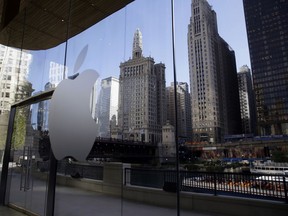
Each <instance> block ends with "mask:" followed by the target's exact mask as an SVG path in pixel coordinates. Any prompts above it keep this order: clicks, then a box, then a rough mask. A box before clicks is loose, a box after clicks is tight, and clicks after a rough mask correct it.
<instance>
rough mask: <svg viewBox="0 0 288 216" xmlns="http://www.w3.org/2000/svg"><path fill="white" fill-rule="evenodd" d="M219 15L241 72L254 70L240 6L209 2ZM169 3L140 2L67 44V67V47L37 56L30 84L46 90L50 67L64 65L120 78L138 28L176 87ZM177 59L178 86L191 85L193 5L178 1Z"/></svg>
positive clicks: (231, 0) (233, 0) (235, 0)
mask: <svg viewBox="0 0 288 216" xmlns="http://www.w3.org/2000/svg"><path fill="white" fill-rule="evenodd" d="M208 2H209V4H210V5H211V6H212V8H213V9H214V10H215V12H216V14H217V20H218V32H219V35H220V36H221V37H222V38H223V39H224V40H226V42H228V44H229V45H230V46H231V47H232V49H233V50H234V51H235V55H236V63H237V70H238V69H239V68H240V67H241V66H242V65H248V66H249V67H250V58H249V50H248V45H247V34H246V27H245V20H244V12H243V5H242V4H243V3H242V0H208ZM170 3H171V2H170V0H136V1H134V2H132V3H131V4H129V5H128V6H126V7H125V8H124V9H122V10H120V11H118V12H116V13H115V14H113V15H111V16H109V17H107V18H106V19H104V20H103V21H101V22H100V23H98V24H96V25H94V26H92V27H91V28H89V29H87V30H86V31H84V32H83V33H81V34H79V35H77V36H76V37H74V38H72V39H70V40H69V41H68V46H67V47H68V49H67V59H66V61H64V51H65V50H64V48H65V46H64V45H63V44H61V45H59V46H57V47H55V48H53V49H49V50H46V51H37V52H34V53H33V64H32V67H31V70H30V80H31V82H32V84H33V88H34V89H35V91H40V90H44V89H43V88H44V85H45V84H46V83H47V82H48V81H49V78H48V74H49V62H50V61H55V62H57V63H60V64H64V63H66V64H67V66H68V75H73V74H74V73H77V72H79V73H81V72H82V71H84V70H87V69H93V70H96V71H98V73H99V74H100V78H101V79H103V78H107V77H109V76H114V77H119V74H120V69H119V66H120V63H121V62H124V61H127V60H128V59H129V58H131V56H132V42H133V35H134V32H135V31H136V29H137V28H139V29H140V31H141V32H142V36H143V55H144V56H145V57H147V56H151V57H153V58H154V60H155V63H159V62H162V63H164V64H165V66H166V86H168V85H170V83H171V82H173V58H172V31H171V29H172V27H171V26H172V25H171V20H172V18H171V4H170ZM174 11H175V15H174V17H175V53H176V55H175V59H176V73H177V81H179V82H187V83H188V84H190V83H189V70H188V49H187V32H188V24H189V20H190V16H191V0H175V7H174ZM86 45H88V51H87V54H86V55H85V56H84V57H83V56H82V59H83V61H82V62H81V64H80V67H79V70H78V71H75V70H74V68H75V64H76V62H77V59H79V54H80V53H81V50H82V49H83V48H84V47H85V46H86Z"/></svg>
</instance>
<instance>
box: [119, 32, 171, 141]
mask: <svg viewBox="0 0 288 216" xmlns="http://www.w3.org/2000/svg"><path fill="white" fill-rule="evenodd" d="M119 84H120V91H119V112H118V119H119V121H118V129H119V130H120V132H121V133H122V134H123V139H127V140H135V141H143V142H159V141H161V136H162V135H161V134H162V126H163V125H164V123H165V121H166V112H165V110H166V109H165V106H166V99H165V65H164V64H162V63H158V64H155V62H154V59H153V58H151V57H144V56H143V55H142V33H141V32H140V30H139V29H137V30H136V32H135V34H134V40H133V51H132V59H129V60H128V61H126V62H123V63H121V64H120V78H119Z"/></svg>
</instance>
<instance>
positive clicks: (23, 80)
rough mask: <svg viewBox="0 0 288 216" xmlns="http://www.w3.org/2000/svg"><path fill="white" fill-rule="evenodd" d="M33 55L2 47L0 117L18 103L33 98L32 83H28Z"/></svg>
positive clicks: (0, 55)
mask: <svg viewBox="0 0 288 216" xmlns="http://www.w3.org/2000/svg"><path fill="white" fill-rule="evenodd" d="M31 60H32V55H31V54H29V53H27V52H25V51H23V50H20V49H15V48H11V47H6V46H3V45H0V115H1V114H3V113H5V112H9V111H10V106H11V104H13V103H14V102H16V101H19V100H21V99H24V98H26V97H29V96H31V93H32V91H33V89H32V85H31V83H29V82H28V81H27V77H28V73H29V66H30V63H31Z"/></svg>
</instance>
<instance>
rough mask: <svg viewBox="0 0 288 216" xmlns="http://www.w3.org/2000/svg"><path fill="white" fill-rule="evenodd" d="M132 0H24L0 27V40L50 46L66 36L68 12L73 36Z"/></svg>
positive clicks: (33, 46)
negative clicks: (5, 23) (0, 28)
mask: <svg viewBox="0 0 288 216" xmlns="http://www.w3.org/2000/svg"><path fill="white" fill-rule="evenodd" d="M132 1H134V0H71V4H70V0H49V1H47V0H30V1H25V7H23V6H22V7H21V10H19V13H18V15H17V16H16V17H15V18H14V19H13V20H12V21H11V22H10V23H9V24H8V25H7V26H5V27H4V28H3V29H2V30H1V32H0V43H1V44H4V45H8V46H13V47H18V48H23V49H29V50H38V49H48V48H52V47H55V46H57V45H59V44H60V43H63V42H64V41H65V40H66V29H67V24H68V17H69V15H70V25H69V26H70V29H69V37H73V36H75V35H77V34H79V33H80V32H82V31H84V30H85V29H87V28H89V27H90V26H92V25H94V24H96V23H97V22H99V21H101V20H103V19H104V18H106V17H107V16H109V15H111V14H113V13H114V12H116V11H117V10H120V9H121V8H123V7H125V6H126V5H127V4H129V3H130V2H132ZM22 5H23V4H22ZM70 9H71V10H70ZM69 10H70V13H69ZM0 12H2V11H0ZM0 15H1V13H0ZM24 16H26V17H25V19H24ZM24 20H25V23H26V25H25V34H24V40H22V36H23V31H22V29H23V22H24ZM22 41H24V43H22Z"/></svg>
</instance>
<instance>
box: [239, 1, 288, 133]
mask: <svg viewBox="0 0 288 216" xmlns="http://www.w3.org/2000/svg"><path fill="white" fill-rule="evenodd" d="M243 4H244V12H245V19H246V28H247V36H248V43H249V51H250V59H251V68H252V72H253V84H254V90H255V97H256V110H257V125H258V126H257V131H258V135H274V134H288V91H287V86H288V13H287V11H288V1H287V0H273V1H271V0H253V1H251V0H243Z"/></svg>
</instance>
